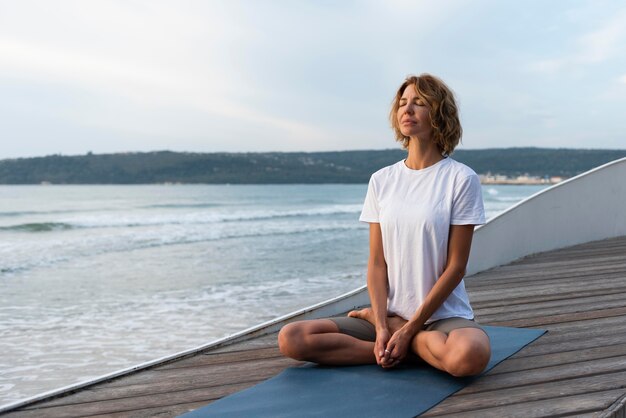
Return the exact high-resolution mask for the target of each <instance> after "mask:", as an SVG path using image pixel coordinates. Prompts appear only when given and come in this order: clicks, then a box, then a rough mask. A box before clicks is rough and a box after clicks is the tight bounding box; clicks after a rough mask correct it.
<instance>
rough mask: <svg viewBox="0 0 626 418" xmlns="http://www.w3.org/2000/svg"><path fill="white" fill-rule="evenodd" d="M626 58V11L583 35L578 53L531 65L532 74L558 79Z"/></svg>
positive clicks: (529, 69)
mask: <svg viewBox="0 0 626 418" xmlns="http://www.w3.org/2000/svg"><path fill="white" fill-rule="evenodd" d="M625 54H626V8H624V9H621V10H619V11H618V12H617V13H615V14H613V15H612V16H611V17H610V18H608V19H606V20H604V21H602V22H601V23H599V24H597V25H596V27H595V28H594V29H592V30H589V31H587V32H585V33H583V34H581V35H579V36H578V37H577V38H576V39H575V42H574V50H573V51H571V52H569V53H565V54H562V55H561V56H556V57H551V58H542V59H537V60H534V61H531V62H530V63H529V64H527V66H526V69H527V70H528V71H530V72H535V73H540V74H547V75H554V74H558V73H562V72H563V71H565V70H571V69H574V68H577V69H579V68H580V67H581V66H582V67H588V66H592V65H599V64H603V63H605V62H607V61H609V60H612V59H614V58H618V57H621V56H624V55H625Z"/></svg>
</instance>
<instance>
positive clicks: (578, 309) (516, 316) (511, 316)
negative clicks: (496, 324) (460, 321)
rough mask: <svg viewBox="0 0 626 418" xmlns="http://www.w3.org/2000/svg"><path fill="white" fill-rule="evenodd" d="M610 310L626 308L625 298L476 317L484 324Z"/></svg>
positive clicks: (504, 311) (503, 311)
mask: <svg viewBox="0 0 626 418" xmlns="http://www.w3.org/2000/svg"><path fill="white" fill-rule="evenodd" d="M612 308H626V298H616V299H612V300H604V301H598V300H591V301H586V302H581V303H574V302H572V303H570V304H561V305H557V306H554V307H553V306H548V307H544V308H535V309H528V310H523V311H512V312H507V311H506V310H505V309H503V310H502V311H501V312H498V313H493V314H489V315H483V314H480V315H478V313H477V314H476V317H477V318H478V319H480V321H482V322H485V323H491V322H493V321H507V320H522V319H530V318H537V317H552V316H556V315H569V314H577V313H583V312H592V311H597V310H607V309H612Z"/></svg>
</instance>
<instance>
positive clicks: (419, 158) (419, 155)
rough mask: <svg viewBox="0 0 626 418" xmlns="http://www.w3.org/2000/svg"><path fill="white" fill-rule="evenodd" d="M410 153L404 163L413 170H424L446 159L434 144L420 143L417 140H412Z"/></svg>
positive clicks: (429, 142) (428, 142)
mask: <svg viewBox="0 0 626 418" xmlns="http://www.w3.org/2000/svg"><path fill="white" fill-rule="evenodd" d="M408 151H409V155H408V156H407V157H406V160H405V162H404V163H405V164H406V166H407V167H409V168H410V169H412V170H422V169H424V168H426V167H430V166H431V165H433V164H436V163H438V162H439V161H441V160H443V158H444V157H443V155H441V152H440V151H439V148H437V145H435V143H434V142H432V141H420V140H418V139H417V138H411V140H410V141H409V148H408Z"/></svg>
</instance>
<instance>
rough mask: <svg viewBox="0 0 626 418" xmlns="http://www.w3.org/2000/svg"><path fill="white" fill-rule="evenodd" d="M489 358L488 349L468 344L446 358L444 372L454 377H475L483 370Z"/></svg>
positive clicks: (480, 345) (479, 345) (489, 352)
mask: <svg viewBox="0 0 626 418" xmlns="http://www.w3.org/2000/svg"><path fill="white" fill-rule="evenodd" d="M490 357H491V351H490V350H489V347H484V346H483V345H482V344H474V343H468V344H465V345H463V346H462V347H458V348H457V349H455V350H454V351H452V352H451V353H450V354H449V356H447V358H446V360H447V361H446V371H447V372H448V373H450V374H451V375H452V376H456V377H463V376H475V375H477V374H480V373H481V372H482V371H483V370H485V367H487V363H489V358H490Z"/></svg>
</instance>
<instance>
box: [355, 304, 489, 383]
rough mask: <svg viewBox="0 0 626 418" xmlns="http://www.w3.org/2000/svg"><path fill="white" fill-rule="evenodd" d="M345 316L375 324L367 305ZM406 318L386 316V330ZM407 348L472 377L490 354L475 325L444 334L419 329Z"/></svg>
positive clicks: (442, 367)
mask: <svg viewBox="0 0 626 418" xmlns="http://www.w3.org/2000/svg"><path fill="white" fill-rule="evenodd" d="M348 316H351V317H353V318H361V319H364V320H366V321H368V322H370V323H371V324H375V320H374V315H373V312H372V310H371V309H370V308H365V309H361V310H360V311H351V312H350V313H348ZM406 322H407V321H406V320H404V319H402V318H400V317H398V316H390V317H388V318H387V323H388V326H389V332H391V334H393V333H394V332H396V331H397V330H398V329H400V328H401V327H402V326H403V325H404V324H405V323H406ZM411 349H412V350H413V352H414V353H415V354H417V355H418V356H419V357H420V358H421V359H423V360H424V361H426V362H427V363H428V364H430V365H431V366H433V367H436V368H438V369H439V370H443V371H446V372H448V373H450V374H451V375H453V376H472V375H476V374H479V373H480V372H482V371H483V370H484V369H485V367H486V366H487V363H488V362H489V358H490V356H491V348H490V345H489V337H487V335H486V334H485V333H484V332H483V331H481V330H480V329H477V328H459V329H455V330H453V331H451V332H450V335H446V334H445V333H443V332H441V331H420V332H419V333H418V334H417V335H416V336H415V338H413V341H412V342H411Z"/></svg>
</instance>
